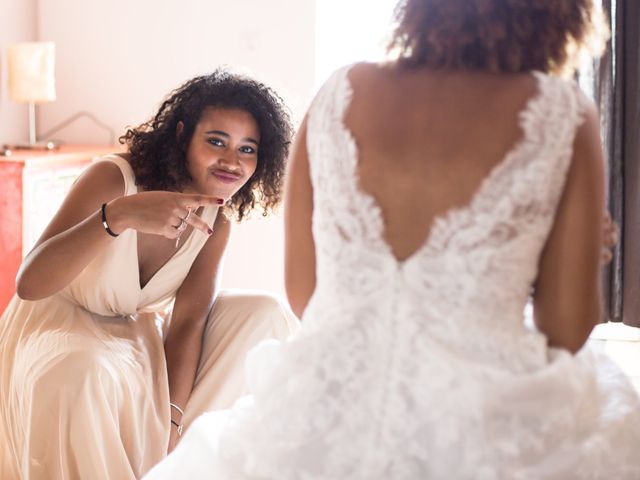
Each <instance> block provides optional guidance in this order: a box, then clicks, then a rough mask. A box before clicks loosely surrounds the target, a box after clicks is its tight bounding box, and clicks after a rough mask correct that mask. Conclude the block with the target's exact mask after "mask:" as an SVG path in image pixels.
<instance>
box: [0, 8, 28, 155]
mask: <svg viewBox="0 0 640 480" xmlns="http://www.w3.org/2000/svg"><path fill="white" fill-rule="evenodd" d="M35 38H36V0H0V145H2V144H4V143H19V142H26V141H27V140H28V137H29V125H28V122H29V119H28V111H27V106H26V105H25V104H19V103H14V102H12V101H10V100H9V93H8V91H7V47H8V46H9V45H11V44H12V43H16V42H26V41H31V40H35Z"/></svg>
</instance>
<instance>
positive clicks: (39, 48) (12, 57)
mask: <svg viewBox="0 0 640 480" xmlns="http://www.w3.org/2000/svg"><path fill="white" fill-rule="evenodd" d="M8 60H9V97H10V98H11V100H13V101H15V102H33V103H43V102H52V101H53V100H55V99H56V79H55V74H54V69H55V44H54V43H53V42H24V43H16V44H14V45H11V46H9V57H8Z"/></svg>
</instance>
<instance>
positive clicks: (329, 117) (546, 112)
mask: <svg viewBox="0 0 640 480" xmlns="http://www.w3.org/2000/svg"><path fill="white" fill-rule="evenodd" d="M347 72H348V69H346V68H345V69H342V70H340V71H338V72H337V73H336V74H334V76H333V77H332V78H331V80H330V81H329V82H328V83H327V85H326V86H325V87H324V89H323V90H322V91H321V92H320V93H319V95H318V97H317V98H316V100H315V102H314V104H313V106H312V108H311V111H310V115H309V122H308V140H307V144H308V152H309V159H310V160H309V161H310V168H311V177H312V183H313V186H314V205H315V207H314V214H313V234H314V239H315V246H316V252H317V253H316V255H317V262H316V264H317V266H318V267H317V290H316V293H315V295H314V298H313V300H312V303H311V309H310V312H309V315H307V317H308V320H309V323H312V322H313V321H314V320H313V319H314V318H317V319H320V318H322V319H323V323H324V321H325V319H326V318H327V317H328V318H334V319H335V321H339V322H343V321H345V314H344V313H340V314H338V312H335V314H333V315H326V314H320V313H316V312H315V308H317V307H316V305H318V304H320V305H322V308H323V309H326V308H328V305H331V307H330V308H337V309H340V310H341V311H342V312H345V311H353V310H358V309H370V306H371V305H372V304H375V305H376V307H379V306H380V304H381V303H382V304H384V303H387V304H388V305H389V306H391V305H397V306H401V307H402V308H403V309H407V310H410V311H412V312H413V314H412V317H411V318H412V319H414V321H415V324H414V325H412V327H413V328H411V330H413V332H412V333H411V334H412V335H417V334H426V332H424V331H423V330H425V329H427V330H429V333H428V334H429V335H430V336H433V335H436V336H438V337H442V338H443V339H444V341H446V343H447V345H448V347H451V346H452V345H451V343H452V339H459V340H460V341H461V345H459V346H460V347H461V348H464V349H465V351H466V352H467V355H469V356H473V357H474V358H476V359H485V360H486V361H488V362H492V361H498V362H500V359H492V358H491V357H494V356H496V355H505V354H506V355H508V356H510V357H511V355H509V353H510V352H508V351H505V348H504V347H505V344H508V345H511V346H512V347H513V348H514V349H516V350H517V351H519V352H521V350H522V348H523V346H524V345H523V341H524V343H529V342H531V341H532V340H533V339H534V337H533V336H532V335H529V334H527V335H523V334H524V333H525V330H524V326H523V321H522V320H523V316H522V312H523V308H524V306H525V304H526V301H527V298H528V295H529V293H530V289H531V286H532V283H533V281H534V279H535V277H536V274H537V265H538V258H539V254H540V252H541V249H542V247H543V245H544V243H545V240H546V238H547V235H548V233H549V230H550V228H551V225H552V222H553V219H554V213H555V210H556V207H557V204H558V201H559V196H560V193H561V191H562V187H563V185H564V181H565V177H566V173H567V170H568V166H569V163H570V158H571V152H572V144H573V138H574V134H575V131H576V128H577V126H578V125H579V124H580V122H581V120H582V113H581V106H580V101H579V96H578V92H577V91H576V89H575V87H574V86H573V85H572V84H570V83H568V82H565V81H563V80H560V79H557V78H552V77H549V76H546V75H544V74H541V73H535V77H536V78H537V82H538V92H537V94H536V95H535V96H534V97H533V98H531V99H530V101H529V102H528V104H527V105H526V107H525V109H524V110H523V111H522V112H521V114H520V125H521V128H522V131H523V136H522V138H521V140H520V141H519V142H518V143H517V144H516V146H515V147H514V148H512V149H511V151H510V152H509V153H508V154H507V155H506V157H505V158H504V159H503V160H502V161H501V162H500V163H499V164H498V165H497V166H496V167H495V168H494V169H493V170H492V171H491V173H490V175H489V176H488V177H487V178H485V179H484V181H483V182H482V184H481V186H480V188H479V189H478V191H477V192H476V193H475V195H474V196H473V198H472V201H471V203H470V204H469V205H467V206H465V207H463V208H459V209H454V210H451V211H449V212H447V213H446V214H445V215H443V216H440V217H438V218H436V220H435V221H434V223H433V227H432V230H431V232H430V234H429V236H428V238H427V240H426V242H425V243H424V244H423V245H422V246H421V247H420V248H419V249H418V250H417V251H416V252H415V253H414V254H413V255H412V256H410V257H409V258H408V259H407V260H405V261H403V262H398V261H396V259H395V257H394V256H393V254H392V252H391V250H390V248H389V246H388V245H387V243H386V242H385V240H384V237H383V220H382V216H381V210H380V208H379V206H378V205H377V204H376V202H375V200H374V199H373V197H372V196H370V195H369V194H367V193H365V192H363V191H362V190H361V189H360V188H359V186H358V178H357V175H356V166H357V158H358V155H357V147H356V144H355V142H354V139H353V137H352V136H351V134H350V132H349V131H348V130H347V129H346V127H345V124H344V122H343V117H344V115H345V111H346V110H347V108H348V105H349V102H350V99H351V96H352V91H351V86H350V83H349V80H348V76H347ZM389 285H396V291H395V292H394V291H390V289H389ZM327 297H330V298H332V299H333V300H332V301H331V302H327V301H325V300H324V299H325V298H327ZM396 308H397V307H396ZM375 311H377V312H378V313H375V312H372V313H371V315H372V316H373V317H374V318H376V320H378V319H379V322H380V323H384V321H383V319H384V318H389V315H388V314H387V313H385V312H384V310H382V309H379V308H376V309H375ZM370 321H371V322H373V323H378V322H376V321H373V320H370ZM402 322H403V323H404V324H406V323H413V322H408V321H407V319H406V318H405V317H403V320H402ZM386 327H390V326H389V325H386V326H385V327H383V328H386ZM318 328H325V327H324V325H319V326H318ZM393 330H395V329H393ZM487 331H491V332H493V335H486V332H487ZM474 333H478V335H474ZM469 336H472V337H474V338H475V341H473V342H471V343H470V342H469V341H468V338H469ZM538 340H539V339H536V340H534V343H536V345H535V346H534V347H535V348H533V350H532V356H531V357H530V358H523V357H522V355H521V354H520V355H518V357H517V358H519V359H520V360H522V361H523V362H524V364H525V365H515V364H512V365H509V368H516V369H517V368H526V364H529V363H531V364H532V365H530V366H531V367H533V366H536V365H539V364H540V361H543V360H544V359H543V358H536V353H540V352H541V351H543V350H541V349H540V348H538V347H539V345H537V341H538ZM454 343H455V341H454ZM496 347H499V348H496ZM470 349H471V350H473V352H470V351H469V350H470Z"/></svg>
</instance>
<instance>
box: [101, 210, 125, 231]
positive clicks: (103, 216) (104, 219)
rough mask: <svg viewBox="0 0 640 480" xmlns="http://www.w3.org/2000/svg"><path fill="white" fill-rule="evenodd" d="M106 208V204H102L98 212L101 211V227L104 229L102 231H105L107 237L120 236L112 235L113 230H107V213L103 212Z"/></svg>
mask: <svg viewBox="0 0 640 480" xmlns="http://www.w3.org/2000/svg"><path fill="white" fill-rule="evenodd" d="M106 208H107V204H106V203H103V204H102V207H101V208H100V210H101V211H102V226H103V227H104V229H105V230H106V231H107V233H108V234H109V235H111V236H112V237H117V236H118V235H120V234H119V233H113V230H111V229H110V228H109V224H108V223H107V212H106V211H105V210H106Z"/></svg>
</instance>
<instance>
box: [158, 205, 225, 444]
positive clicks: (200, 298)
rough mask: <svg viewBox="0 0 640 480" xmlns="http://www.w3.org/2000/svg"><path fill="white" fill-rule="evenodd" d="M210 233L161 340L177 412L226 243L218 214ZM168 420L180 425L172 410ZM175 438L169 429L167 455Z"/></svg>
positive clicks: (188, 386)
mask: <svg viewBox="0 0 640 480" xmlns="http://www.w3.org/2000/svg"><path fill="white" fill-rule="evenodd" d="M213 230H214V234H213V235H212V236H211V237H210V238H209V240H207V243H206V244H205V246H204V247H203V248H202V250H201V251H200V253H199V254H198V257H197V258H196V260H195V262H194V263H193V265H192V266H191V269H190V270H189V274H188V275H187V277H186V278H185V280H184V282H183V283H182V285H181V286H180V289H179V290H178V293H177V295H176V301H175V303H174V307H173V313H172V315H171V324H170V326H169V331H168V334H167V338H166V340H165V353H166V359H167V372H168V375H169V394H170V398H171V402H172V403H174V404H176V405H178V406H179V407H180V408H181V409H184V407H185V406H186V404H187V401H188V400H189V396H190V395H191V390H192V389H193V384H194V382H195V378H196V370H197V368H198V363H199V361H200V355H201V352H202V338H203V335H204V329H205V326H206V322H207V318H208V315H209V312H210V311H211V308H212V307H213V302H214V300H215V295H216V292H217V290H218V283H219V277H220V273H221V265H220V264H221V261H222V257H223V254H224V250H225V248H226V246H227V243H228V241H229V233H230V230H231V228H230V223H229V221H228V220H227V219H226V218H225V217H224V215H223V214H222V213H218V218H217V219H216V222H215V224H214V227H213ZM194 233H195V232H194ZM171 418H172V419H174V420H175V421H176V423H178V424H180V423H181V415H180V414H179V413H178V412H177V410H175V409H172V411H171ZM176 434H177V430H176V429H175V428H172V429H171V442H170V444H169V451H171V450H172V449H173V446H174V445H175V442H176V440H177V435H176Z"/></svg>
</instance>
